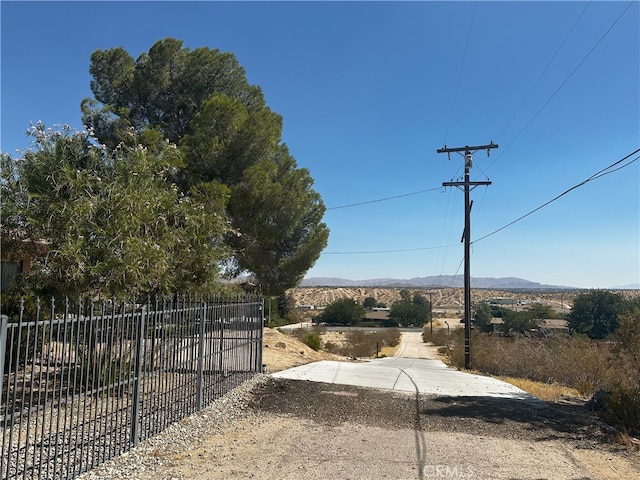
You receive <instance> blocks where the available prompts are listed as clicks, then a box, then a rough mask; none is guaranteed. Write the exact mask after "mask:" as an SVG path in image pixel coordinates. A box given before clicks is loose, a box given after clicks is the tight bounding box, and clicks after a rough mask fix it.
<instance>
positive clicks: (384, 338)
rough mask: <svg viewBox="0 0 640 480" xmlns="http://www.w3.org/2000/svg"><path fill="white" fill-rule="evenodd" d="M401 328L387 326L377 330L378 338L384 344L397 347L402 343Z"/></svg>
mask: <svg viewBox="0 0 640 480" xmlns="http://www.w3.org/2000/svg"><path fill="white" fill-rule="evenodd" d="M400 335H401V333H400V330H398V329H397V328H385V329H384V330H379V331H377V332H376V339H377V341H378V342H382V343H383V344H384V346H387V347H396V346H398V345H400Z"/></svg>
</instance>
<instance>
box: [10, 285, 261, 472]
mask: <svg viewBox="0 0 640 480" xmlns="http://www.w3.org/2000/svg"><path fill="white" fill-rule="evenodd" d="M25 317H27V315H26V314H25V313H24V309H22V311H21V313H20V315H19V319H18V321H16V322H9V321H8V318H7V317H5V316H3V317H2V323H1V325H0V353H1V355H0V372H2V377H0V392H1V393H2V397H1V402H0V422H2V428H3V431H2V434H3V435H2V440H1V444H0V453H1V455H0V473H1V477H2V478H3V479H7V480H9V479H11V480H13V479H35V478H37V479H56V480H57V479H70V478H73V477H76V476H77V475H79V474H80V473H83V472H85V471H88V470H91V469H92V468H93V467H95V466H96V465H98V464H100V463H102V462H104V461H106V460H108V459H110V458H112V457H114V456H117V455H119V454H121V453H123V452H125V451H127V450H129V449H130V448H132V447H133V446H135V445H137V444H138V443H139V442H140V441H141V440H144V439H146V438H149V437H151V436H153V435H154V434H156V433H158V432H160V431H162V430H163V429H165V428H166V427H167V426H169V425H170V424H172V423H174V422H176V421H178V420H180V419H182V418H184V417H187V416H189V415H191V414H193V413H195V412H197V411H199V410H201V409H202V408H204V407H205V406H207V405H208V404H210V403H211V402H212V401H214V400H215V399H216V398H218V397H220V396H222V395H224V394H225V393H226V392H228V391H229V390H231V389H232V388H234V387H236V386H237V385H238V384H240V383H242V382H243V381H245V380H247V379H249V378H250V377H252V376H253V375H254V374H256V373H258V372H260V371H261V370H262V326H263V301H262V299H261V298H259V297H255V296H243V297H238V298H234V299H228V298H227V299H222V298H210V299H206V300H204V299H202V298H180V299H176V298H174V299H171V300H166V301H164V300H163V301H154V302H149V301H147V302H144V303H142V304H141V303H136V302H112V301H109V302H107V301H104V302H91V303H88V304H84V305H83V304H82V303H80V302H78V303H77V304H74V305H72V304H71V303H70V302H69V301H66V302H65V304H64V305H62V306H61V307H58V306H56V305H55V303H54V302H53V301H51V303H50V304H47V305H46V306H44V305H43V306H42V307H41V305H40V302H37V304H36V305H35V307H34V314H33V317H34V318H33V319H29V318H25Z"/></svg>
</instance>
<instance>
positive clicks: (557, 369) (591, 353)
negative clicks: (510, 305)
mask: <svg viewBox="0 0 640 480" xmlns="http://www.w3.org/2000/svg"><path fill="white" fill-rule="evenodd" d="M450 355H451V360H452V363H453V364H454V365H456V366H458V367H459V368H462V366H463V365H464V340H463V339H459V340H458V341H457V342H456V344H455V346H454V347H453V348H452V349H451V354H450ZM471 364H472V367H473V368H474V369H475V370H478V371H481V372H484V373H488V374H490V375H503V376H509V377H515V378H524V379H528V380H533V381H538V382H543V383H548V384H556V383H557V384H561V385H565V386H567V387H570V388H575V389H577V390H578V391H579V392H580V394H582V395H591V394H592V393H593V392H595V391H596V390H602V389H611V388H612V387H613V386H614V385H620V384H622V385H628V384H629V378H633V379H635V378H637V372H635V371H633V363H632V362H631V361H629V360H628V359H627V358H626V356H625V355H623V354H622V353H621V352H616V351H615V349H614V348H613V346H612V345H611V344H608V343H602V342H600V343H598V342H594V341H592V340H589V339H588V338H583V337H571V338H566V337H558V338H547V339H540V338H524V337H516V338H505V337H498V336H491V335H483V334H476V333H475V332H474V335H473V336H472V339H471Z"/></svg>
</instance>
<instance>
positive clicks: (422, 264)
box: [0, 1, 640, 288]
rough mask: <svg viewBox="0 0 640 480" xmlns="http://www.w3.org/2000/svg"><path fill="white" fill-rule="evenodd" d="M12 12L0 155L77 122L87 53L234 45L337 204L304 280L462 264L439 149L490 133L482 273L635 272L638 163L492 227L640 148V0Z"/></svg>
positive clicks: (24, 8) (130, 5)
mask: <svg viewBox="0 0 640 480" xmlns="http://www.w3.org/2000/svg"><path fill="white" fill-rule="evenodd" d="M0 9H1V10H0V14H1V22H2V24H1V27H2V32H1V41H2V44H1V49H2V51H1V82H2V83H1V97H0V102H1V103H0V107H1V122H2V123H1V128H0V134H1V137H0V149H1V150H2V151H3V152H7V153H11V154H12V155H16V153H15V150H16V149H18V150H20V149H24V148H26V147H27V145H28V139H27V138H26V137H25V135H24V132H25V130H26V129H27V127H28V126H29V122H36V121H38V120H42V121H43V122H45V123H46V124H47V125H53V124H54V123H67V124H70V125H72V126H74V127H77V128H81V127H82V125H81V124H80V102H81V100H82V99H83V98H84V97H88V96H92V94H91V91H90V88H89V83H90V80H91V78H90V76H89V73H88V67H89V59H90V55H91V53H92V52H93V51H94V50H96V49H107V48H111V47H117V46H122V47H124V48H125V49H126V50H127V51H128V52H129V53H130V54H131V55H132V56H133V57H134V58H136V57H137V56H138V55H139V54H140V53H142V52H145V51H148V49H149V48H150V47H151V45H152V44H153V43H154V42H155V41H157V40H159V39H162V38H165V37H174V38H178V39H180V40H183V41H184V45H185V46H186V47H189V48H191V49H193V48H197V47H202V46H207V47H209V48H218V49H220V50H222V51H228V52H233V53H234V54H235V55H236V56H237V58H238V60H239V62H240V63H241V64H242V65H243V66H244V68H245V69H246V72H247V77H248V79H249V81H250V82H251V83H253V84H258V85H260V86H261V87H262V89H263V90H264V94H265V97H266V101H267V103H268V105H269V106H270V107H271V109H272V110H274V111H276V112H278V113H279V114H281V115H282V116H283V118H284V132H283V141H284V142H285V143H287V145H288V146H289V148H290V150H291V152H292V154H293V155H294V156H295V157H296V159H297V161H298V164H299V165H300V166H301V167H306V168H308V169H309V170H310V172H311V175H312V176H313V178H314V180H315V188H316V190H317V191H318V192H319V193H320V194H321V195H322V197H323V199H324V202H325V204H326V206H327V208H328V210H327V213H326V216H325V221H326V223H327V224H328V226H329V228H330V229H331V235H330V239H329V244H328V246H327V248H326V249H325V251H324V252H323V254H322V256H321V257H320V259H319V260H318V262H317V263H316V265H315V266H314V267H313V268H312V269H311V270H310V271H309V272H308V275H307V276H308V277H343V278H348V279H352V280H359V279H370V278H383V277H384V278H413V277H423V276H430V275H440V274H443V275H453V274H459V275H462V273H463V267H462V259H463V246H462V244H461V243H460V239H461V235H462V229H463V223H464V218H463V212H464V210H463V208H464V207H463V193H462V192H461V191H459V190H458V189H456V188H448V189H443V188H442V187H441V186H442V182H447V181H451V180H454V181H456V180H457V179H458V178H459V177H460V176H461V175H462V174H463V161H462V157H460V156H458V155H452V157H451V159H450V160H448V159H447V156H446V155H444V154H437V153H436V150H437V149H438V148H441V147H443V145H445V144H446V145H447V146H450V147H457V146H464V145H482V144H487V143H489V142H490V141H494V142H495V143H497V144H498V145H499V148H498V149H496V150H493V151H492V152H491V156H490V157H489V158H487V156H486V153H485V152H478V153H477V154H475V156H474V165H473V168H472V170H471V179H472V180H478V181H484V180H487V179H489V180H490V181H491V182H492V185H491V186H489V187H478V188H476V189H475V190H474V191H473V192H472V194H471V198H472V199H473V201H474V206H473V211H472V229H471V237H472V241H474V243H473V245H472V257H471V272H472V276H474V277H507V276H513V277H520V278H525V279H528V280H531V281H537V282H541V283H547V284H555V285H568V286H575V287H588V288H593V287H602V288H606V287H612V286H622V285H628V284H637V283H640V226H639V224H640V186H639V185H640V166H639V164H640V162H638V161H635V162H633V163H631V164H630V165H628V166H625V167H624V168H622V169H620V170H619V171H616V172H613V173H611V174H608V175H605V176H602V177H601V178H598V179H595V180H593V181H591V182H589V183H586V184H584V185H583V186H581V187H579V188H576V189H574V190H572V191H571V192H569V193H567V194H566V195H564V196H562V197H561V198H559V199H558V200H557V201H554V202H552V203H550V204H549V205H547V206H546V207H544V208H542V209H540V210H539V211H537V212H535V213H533V214H531V215H529V216H527V217H526V218H524V219H522V220H521V221H519V222H516V223H515V224H513V225H511V226H509V227H507V228H504V229H502V230H500V231H499V232H497V233H495V234H492V232H494V231H496V230H498V229H501V228H502V227H504V226H505V225H507V224H509V223H510V222H512V221H514V220H516V219H517V218H519V217H521V216H522V215H525V214H527V213H528V212H530V211H532V210H533V209H535V208H537V207H539V206H540V205H542V204H544V203H546V202H548V201H549V200H551V199H553V198H554V197H556V196H557V195H559V194H560V193H562V192H564V191H565V190H567V189H569V188H571V187H573V186H574V185H577V184H579V183H580V182H582V181H583V180H585V179H587V178H589V177H590V176H592V175H593V174H595V173H596V172H599V171H600V170H602V169H604V168H605V167H607V166H609V165H612V164H614V163H615V162H617V161H618V160H621V159H622V158H623V157H625V156H626V155H628V154H629V153H631V152H634V151H635V150H637V149H638V148H639V147H640V4H639V3H637V2H591V3H587V2H482V1H481V2H7V1H2V2H1V3H0ZM637 157H638V154H635V155H634V156H632V157H630V158H629V159H628V160H627V162H628V161H631V160H633V159H636V158H637ZM627 162H623V163H621V164H618V165H617V166H618V167H620V166H622V165H626V163H627ZM416 192H421V193H416ZM390 197H397V198H393V199H390V200H383V199H387V198H390ZM375 200H381V201H375ZM363 202H371V203H365V204H362V205H356V206H350V207H347V208H337V207H343V206H347V205H353V204H359V203H363ZM487 235H489V236H487ZM372 252H376V253H372Z"/></svg>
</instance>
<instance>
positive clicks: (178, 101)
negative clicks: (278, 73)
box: [82, 38, 328, 295]
mask: <svg viewBox="0 0 640 480" xmlns="http://www.w3.org/2000/svg"><path fill="white" fill-rule="evenodd" d="M90 73H91V75H92V77H93V80H92V82H91V90H92V92H93V94H94V97H95V98H93V99H85V100H84V101H83V102H82V111H83V120H84V122H85V124H87V125H88V126H90V127H92V128H93V129H94V130H95V132H96V136H97V138H98V139H99V141H100V142H102V143H104V144H106V145H108V146H111V147H114V148H115V147H116V146H117V145H121V144H124V145H132V144H134V143H135V141H136V138H137V137H138V136H139V135H140V134H141V133H142V132H144V131H147V130H149V129H153V130H155V131H158V132H160V133H161V135H162V136H163V138H165V139H166V140H167V141H168V142H171V143H175V144H177V145H179V148H180V151H181V153H182V160H183V163H182V164H181V165H179V168H176V169H174V171H173V172H172V175H173V176H174V179H175V181H176V182H177V184H178V185H180V186H181V188H182V191H183V192H184V193H185V194H186V195H188V196H189V197H192V196H193V194H194V192H195V191H200V192H202V191H207V190H209V189H213V190H214V191H216V192H217V191H219V190H220V189H228V191H229V192H230V200H229V204H228V206H229V208H228V209H227V210H226V212H225V214H226V215H227V216H228V219H229V222H230V225H231V226H232V228H233V234H230V235H225V236H224V240H225V242H226V244H227V245H228V246H229V247H231V249H232V262H231V263H230V266H231V267H232V268H231V269H230V271H231V272H233V273H241V272H250V273H252V274H253V275H254V276H255V277H256V280H257V282H258V283H259V284H260V285H261V287H262V289H263V291H264V292H265V293H267V294H275V295H277V294H280V293H282V292H283V291H284V290H286V289H287V288H290V287H293V286H295V285H296V284H297V283H298V281H299V280H300V279H301V278H302V277H303V275H304V273H305V272H306V271H307V270H308V269H309V268H310V267H311V266H312V265H313V264H314V263H315V261H316V260H317V258H318V256H319V255H320V252H321V251H322V250H323V249H324V247H325V246H326V243H327V239H328V229H327V227H326V225H325V224H324V223H322V217H323V215H324V210H325V207H324V204H323V202H322V199H321V198H320V196H319V195H318V194H317V193H316V192H315V191H314V190H313V189H312V185H313V182H312V179H311V176H310V174H309V172H308V171H307V170H306V169H300V168H298V166H297V164H296V162H295V159H294V158H293V157H292V156H291V155H290V154H289V152H288V150H287V148H286V146H285V145H284V144H282V143H281V133H282V119H281V117H280V116H279V115H277V114H275V113H274V112H272V111H271V110H270V109H269V108H268V107H267V106H266V104H265V101H264V97H263V95H262V91H261V89H260V88H259V87H257V86H252V85H250V84H249V83H248V82H247V79H246V76H245V72H244V69H243V68H242V67H241V66H240V64H239V63H238V61H237V60H236V58H235V56H234V55H233V54H230V53H223V52H220V51H219V50H211V49H208V48H198V49H195V50H193V51H191V50H189V49H187V48H183V46H182V42H181V41H179V40H175V39H171V38H167V39H164V40H161V41H158V42H157V43H155V44H154V45H153V46H152V47H151V49H150V50H149V52H148V53H144V54H142V55H140V56H139V57H138V58H137V59H136V60H135V61H134V60H133V58H132V57H131V56H130V55H129V54H128V53H127V52H126V51H125V50H124V49H122V48H114V49H109V50H105V51H102V50H98V51H96V52H94V53H93V55H92V57H91V67H90ZM215 213H218V212H215ZM211 233H212V239H211V241H215V240H219V237H217V233H218V232H211Z"/></svg>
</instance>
